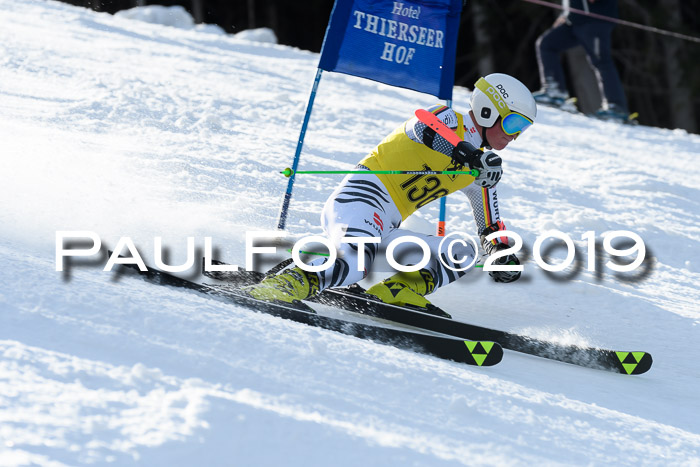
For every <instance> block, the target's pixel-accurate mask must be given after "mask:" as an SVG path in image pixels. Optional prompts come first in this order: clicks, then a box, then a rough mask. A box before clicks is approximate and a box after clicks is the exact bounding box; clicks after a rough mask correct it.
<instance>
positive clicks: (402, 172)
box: [280, 167, 479, 178]
mask: <svg viewBox="0 0 700 467" xmlns="http://www.w3.org/2000/svg"><path fill="white" fill-rule="evenodd" d="M280 173H281V174H282V175H284V176H285V177H287V178H289V177H291V176H292V175H296V174H375V175H471V176H472V177H474V178H476V177H478V176H479V171H478V170H477V169H472V170H292V169H290V168H289V167H287V168H286V169H284V170H283V171H281V172H280Z"/></svg>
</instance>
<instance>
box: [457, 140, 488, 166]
mask: <svg viewBox="0 0 700 467" xmlns="http://www.w3.org/2000/svg"><path fill="white" fill-rule="evenodd" d="M483 153H484V151H482V150H481V149H477V148H475V147H474V146H472V145H471V144H469V143H467V142H466V141H460V142H459V144H457V146H455V148H454V149H453V150H452V159H453V160H454V161H455V162H457V163H458V164H461V165H463V166H465V167H469V168H470V169H474V168H477V167H475V166H474V164H476V163H477V162H478V161H479V157H481V155H482V154H483Z"/></svg>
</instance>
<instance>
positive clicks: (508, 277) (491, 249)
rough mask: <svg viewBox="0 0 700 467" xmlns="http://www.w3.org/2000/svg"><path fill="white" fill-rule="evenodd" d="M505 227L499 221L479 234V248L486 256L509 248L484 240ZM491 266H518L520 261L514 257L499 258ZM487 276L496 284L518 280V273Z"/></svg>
mask: <svg viewBox="0 0 700 467" xmlns="http://www.w3.org/2000/svg"><path fill="white" fill-rule="evenodd" d="M505 228H506V227H505V225H504V224H503V223H502V222H501V221H499V222H497V223H495V224H491V225H489V226H488V227H486V228H485V229H484V230H482V231H481V233H480V234H479V239H480V240H481V246H482V247H483V248H484V252H485V253H486V256H491V255H493V254H495V253H496V252H499V251H502V250H505V249H506V248H509V247H508V245H507V244H506V243H496V244H495V245H494V244H493V243H491V242H490V241H488V240H486V237H488V236H489V235H490V234H492V233H494V232H498V231H499V230H503V229H505ZM493 264H498V265H503V264H508V265H518V264H520V261H519V260H518V257H517V256H515V255H506V256H501V257H500V258H498V259H496V260H494V262H493ZM489 276H491V277H492V278H493V280H494V281H496V282H506V283H507V282H513V281H517V280H518V279H520V271H489Z"/></svg>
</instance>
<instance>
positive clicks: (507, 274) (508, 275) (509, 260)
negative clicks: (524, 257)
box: [489, 243, 520, 283]
mask: <svg viewBox="0 0 700 467" xmlns="http://www.w3.org/2000/svg"><path fill="white" fill-rule="evenodd" d="M506 248H509V247H508V245H505V244H503V243H499V244H498V245H494V248H492V252H491V254H492V253H495V252H497V251H501V250H505V249H506ZM492 264H499V265H501V264H507V265H517V264H520V261H519V260H518V257H517V256H515V255H506V256H501V257H500V258H498V259H496V260H494V262H493V263H492ZM489 276H491V277H492V278H493V280H494V281H496V282H506V283H507V282H513V281H517V280H518V279H520V271H489Z"/></svg>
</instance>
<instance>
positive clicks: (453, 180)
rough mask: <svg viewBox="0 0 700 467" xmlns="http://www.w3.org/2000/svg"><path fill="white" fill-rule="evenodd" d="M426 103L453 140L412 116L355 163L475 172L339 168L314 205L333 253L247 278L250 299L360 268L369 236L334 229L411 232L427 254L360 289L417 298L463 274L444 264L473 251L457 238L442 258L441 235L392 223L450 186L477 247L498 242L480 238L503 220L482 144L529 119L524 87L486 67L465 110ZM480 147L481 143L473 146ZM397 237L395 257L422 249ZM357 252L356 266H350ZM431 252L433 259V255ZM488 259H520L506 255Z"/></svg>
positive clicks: (500, 275)
mask: <svg viewBox="0 0 700 467" xmlns="http://www.w3.org/2000/svg"><path fill="white" fill-rule="evenodd" d="M504 104H505V105H504ZM429 111H430V112H432V113H433V114H435V115H436V116H437V117H438V118H439V119H440V120H441V121H442V122H443V123H444V124H445V125H446V126H447V127H449V128H451V129H452V130H453V131H455V132H456V133H457V135H459V136H460V138H461V139H463V141H461V142H460V143H459V144H458V145H457V146H453V145H452V144H450V143H449V142H448V141H447V140H446V139H444V138H443V137H442V136H440V135H439V134H437V133H436V132H435V130H433V129H432V128H430V127H428V126H427V125H425V124H424V123H422V122H421V121H419V120H418V119H417V118H416V117H413V118H411V119H410V120H408V121H406V122H404V123H402V124H401V125H400V126H399V127H398V128H397V129H396V130H394V131H393V132H392V133H391V134H390V135H388V136H387V137H386V138H385V139H384V140H383V141H382V142H380V143H379V145H378V146H377V147H376V148H375V149H374V150H373V151H372V152H371V153H370V154H369V155H368V156H366V157H365V158H364V159H363V160H362V161H360V163H359V165H358V169H360V170H416V171H420V170H466V168H468V169H478V170H479V176H478V177H476V178H474V177H473V176H471V175H466V174H464V175H461V174H460V175H430V176H424V175H375V174H372V173H367V174H363V173H360V174H357V173H355V174H351V175H348V176H347V177H346V178H345V179H344V180H343V181H342V182H341V184H340V185H339V186H338V187H337V188H336V190H335V191H334V192H333V193H332V194H331V196H330V197H329V199H328V201H327V202H326V204H325V206H324V208H323V211H322V214H321V222H322V227H323V230H324V232H325V234H326V236H327V237H328V238H329V239H330V240H331V241H332V242H333V243H334V244H335V246H336V249H337V251H338V257H337V259H336V261H335V262H334V263H333V264H332V265H331V266H330V267H329V268H328V269H326V270H325V271H321V272H318V273H316V272H307V271H304V270H302V269H301V268H299V267H292V268H290V269H287V270H285V271H283V272H282V273H281V274H278V275H276V276H272V277H269V278H267V279H265V280H263V281H262V282H261V283H259V284H256V285H253V286H249V287H248V288H247V289H246V290H247V292H248V293H249V294H250V295H251V296H253V297H254V298H257V299H260V300H267V301H274V300H280V301H284V302H293V301H294V300H304V299H307V298H309V297H311V296H313V295H315V294H317V293H319V292H320V291H321V290H323V289H325V288H328V287H339V286H344V285H349V284H354V283H356V282H358V281H360V280H362V279H363V278H364V277H365V276H366V275H367V273H368V271H369V269H370V268H371V264H372V262H373V260H374V258H375V256H376V254H377V249H378V245H377V244H375V243H342V242H341V241H340V239H341V238H342V237H354V238H366V237H379V238H381V243H382V244H385V245H386V244H389V243H390V242H391V241H392V240H394V239H396V238H398V237H401V236H405V235H412V236H415V237H418V238H420V239H422V240H424V241H425V242H426V243H427V244H428V245H429V247H430V250H431V252H430V253H431V255H430V261H429V263H428V264H427V265H426V266H425V267H424V268H423V269H420V270H419V271H415V272H408V273H407V272H400V273H398V274H395V275H393V276H392V277H390V278H388V279H386V280H384V281H382V282H380V283H379V284H376V285H374V286H372V287H370V288H369V289H368V290H367V293H368V294H370V295H374V296H375V297H377V298H379V299H380V300H382V301H384V302H387V303H393V304H397V305H406V304H410V305H414V306H419V307H427V306H428V304H429V303H430V302H428V300H427V299H426V298H425V295H427V294H429V293H431V292H433V291H434V290H435V289H436V288H438V287H441V286H444V285H447V284H449V283H451V282H454V281H455V280H457V279H458V278H460V277H462V276H463V275H464V274H465V273H466V271H455V270H452V269H450V268H454V269H458V268H457V265H456V264H455V262H454V258H458V259H462V258H467V260H468V261H467V263H468V262H469V261H471V259H473V258H475V256H476V251H474V247H473V246H472V245H470V244H469V243H468V242H466V246H465V245H458V247H457V248H454V249H453V251H452V255H451V258H450V257H449V256H450V255H447V254H445V252H441V251H438V250H439V244H440V242H441V241H442V237H437V236H432V235H425V234H420V233H416V232H410V231H407V230H403V229H399V226H400V225H401V222H402V221H403V220H405V219H406V218H407V217H408V216H410V215H411V214H412V213H413V212H415V211H416V210H417V209H419V208H421V207H423V206H425V205H427V204H428V203H430V202H432V201H434V200H436V199H438V198H441V197H443V196H446V195H447V194H449V193H451V192H454V191H456V190H461V191H462V192H463V193H464V194H465V195H466V196H467V198H468V199H469V201H470V203H471V207H472V211H473V215H474V219H475V221H476V224H477V227H478V233H479V235H480V239H481V243H482V246H483V248H484V251H485V253H486V254H488V255H490V254H493V253H495V252H496V251H499V250H501V249H504V248H507V247H508V246H507V239H505V238H502V237H499V238H497V239H495V240H493V241H491V242H487V241H485V240H484V239H485V237H486V236H487V235H489V234H491V233H493V232H497V231H500V230H504V229H505V225H504V224H503V222H502V221H501V220H500V216H499V212H498V202H497V196H496V188H495V187H496V184H497V183H498V181H499V180H500V178H501V174H502V168H501V158H500V157H499V156H498V155H497V154H495V153H494V152H492V151H490V150H491V149H494V150H501V149H503V148H505V147H506V146H507V145H508V144H509V143H510V142H511V141H513V140H514V139H515V138H517V137H518V135H520V133H522V132H523V131H525V130H526V129H527V128H528V127H529V126H530V125H532V123H533V122H534V120H535V117H536V115H537V107H536V104H535V101H534V99H533V97H532V94H531V93H530V91H529V90H528V89H527V87H525V85H523V84H522V83H521V82H520V81H518V80H517V79H515V78H513V77H511V76H508V75H505V74H500V73H494V74H490V75H488V76H486V77H485V78H481V79H479V80H478V81H477V82H476V84H475V89H474V92H473V93H472V97H471V110H469V112H468V113H466V114H464V115H462V114H459V113H457V112H455V111H454V110H452V109H451V108H449V107H446V106H435V107H432V108H430V109H429ZM480 147H483V148H485V149H487V151H486V152H484V151H482V150H480V149H476V148H480ZM358 245H361V247H360V248H358ZM406 245H410V248H404V249H403V250H402V249H401V247H399V248H397V249H396V250H395V251H396V253H398V254H397V255H396V257H401V259H402V264H407V265H410V264H413V265H415V264H418V263H419V262H420V260H421V259H422V258H423V252H422V250H421V251H419V252H416V251H415V250H416V248H415V244H410V243H402V244H401V246H406ZM360 255H362V259H363V260H364V262H363V264H364V269H363V270H360V271H358V261H359V260H360ZM441 257H442V259H443V261H440V258H441ZM325 261H326V259H325V258H319V259H316V260H314V261H312V262H311V263H310V264H309V265H310V266H317V265H320V264H323V263H324V262H325ZM443 262H444V263H445V264H443ZM495 263H496V264H520V263H519V261H518V258H517V257H516V256H515V255H512V254H510V255H506V256H503V257H502V258H499V261H496V262H495ZM446 265H447V266H450V267H447V266H446ZM490 275H491V277H493V279H494V280H495V281H496V282H512V281H515V280H517V279H518V278H519V277H520V272H518V271H514V272H509V271H494V272H490Z"/></svg>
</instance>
